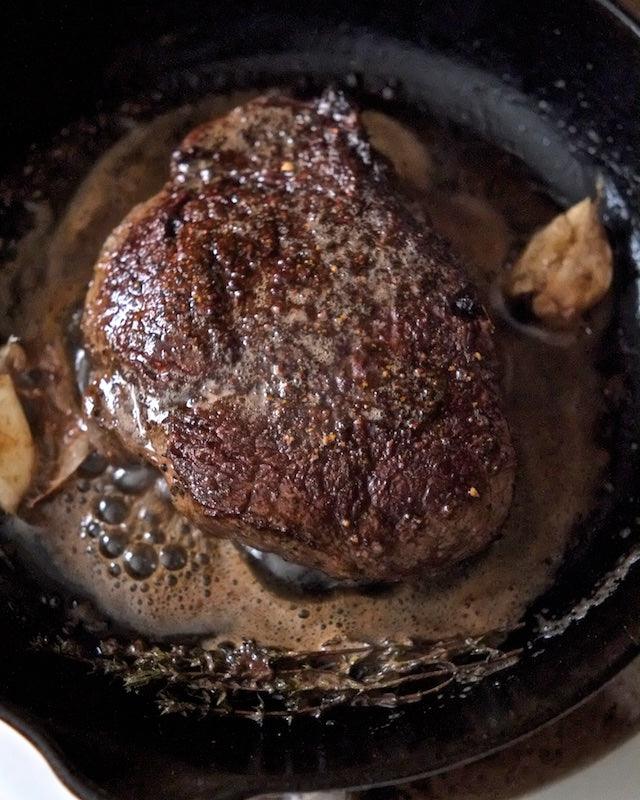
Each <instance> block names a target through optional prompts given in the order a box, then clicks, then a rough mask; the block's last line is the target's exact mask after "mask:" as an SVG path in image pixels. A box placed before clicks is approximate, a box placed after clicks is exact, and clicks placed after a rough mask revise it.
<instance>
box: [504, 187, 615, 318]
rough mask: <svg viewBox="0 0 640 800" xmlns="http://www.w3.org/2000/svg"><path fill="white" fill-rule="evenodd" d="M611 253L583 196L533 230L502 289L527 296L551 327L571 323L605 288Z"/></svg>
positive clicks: (591, 203) (594, 212)
mask: <svg viewBox="0 0 640 800" xmlns="http://www.w3.org/2000/svg"><path fill="white" fill-rule="evenodd" d="M612 277H613V257H612V254H611V248H610V247H609V243H608V241H607V237H606V234H605V231H604V229H603V227H602V225H601V223H600V221H599V219H598V209H597V204H596V203H595V202H594V201H593V200H591V199H589V198H587V199H585V200H583V201H582V202H580V203H578V204H577V205H575V206H573V207H572V208H570V209H569V210H568V211H567V212H566V213H564V214H559V215H558V216H557V217H555V219H553V220H552V221H551V222H550V223H549V224H548V225H547V226H546V227H545V228H543V229H542V230H541V231H539V232H538V233H536V234H535V235H534V236H533V238H532V239H531V241H530V242H529V244H528V245H527V247H526V248H525V250H524V252H523V253H522V255H521V256H520V258H519V259H518V261H517V262H516V264H515V265H514V267H513V269H512V270H511V271H510V272H509V273H508V275H507V277H506V280H505V287H504V288H505V293H506V294H507V296H508V297H512V298H516V297H520V296H523V295H527V296H530V297H531V305H532V309H533V312H534V314H535V315H536V316H537V317H538V318H539V319H541V320H542V321H543V322H545V323H546V324H548V325H550V326H556V327H557V326H562V325H566V324H568V323H570V322H571V321H572V320H574V319H575V318H576V317H578V316H579V315H580V314H581V313H583V312H584V311H587V310H588V309H590V308H592V307H593V306H594V305H595V304H596V303H598V302H599V301H600V300H601V299H602V298H603V297H604V295H605V294H606V293H607V291H608V289H609V287H610V285H611V279H612Z"/></svg>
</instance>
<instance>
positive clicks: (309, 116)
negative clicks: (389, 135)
mask: <svg viewBox="0 0 640 800" xmlns="http://www.w3.org/2000/svg"><path fill="white" fill-rule="evenodd" d="M389 170H390V167H389V166H388V165H387V163H386V162H385V161H384V160H383V159H382V158H380V157H378V156H377V155H376V154H375V153H374V152H372V150H371V148H370V145H369V144H368V142H367V138H366V135H365V133H364V131H363V128H362V125H361V122H360V120H359V115H358V112H357V110H356V109H354V107H353V106H352V105H350V103H349V102H347V101H346V100H345V98H344V97H342V96H341V95H340V94H337V93H333V92H330V91H329V92H326V93H325V94H324V95H323V96H322V97H320V98H319V99H317V100H316V101H314V102H301V101H297V100H294V99H292V98H290V97H287V96H281V95H268V96H265V97H261V98H258V99H256V100H253V101H251V102H249V103H247V104H246V105H244V106H242V107H239V108H236V109H235V110H233V111H232V112H231V113H229V114H228V115H227V116H226V117H224V118H223V119H219V120H215V121H213V122H210V123H207V124H205V125H202V126H200V127H198V128H196V129H195V130H194V131H192V132H191V133H190V134H189V135H188V136H187V137H186V139H185V140H184V141H183V142H182V144H181V145H180V147H179V149H178V150H177V151H176V152H175V153H174V155H173V159H172V162H171V177H170V179H169V181H168V183H167V184H166V185H165V187H164V188H163V189H162V191H161V192H160V193H159V194H157V195H156V196H155V197H153V198H151V199H150V200H149V201H148V202H146V203H143V204H141V205H140V206H138V207H136V208H134V209H133V210H132V211H131V213H130V214H129V216H128V217H127V218H126V219H125V220H124V222H123V223H122V224H121V225H120V226H119V227H118V228H116V230H115V231H114V232H113V233H112V235H111V236H110V237H109V238H108V240H107V242H106V243H105V245H104V249H103V251H102V254H101V256H100V259H99V261H98V263H97V266H96V270H95V276H94V279H93V282H92V284H91V287H90V289H89V292H88V295H87V299H86V305H85V310H84V317H83V331H84V337H85V342H86V346H87V348H88V350H89V352H90V355H91V359H92V364H93V373H92V382H91V385H90V387H89V389H88V390H87V393H86V397H85V405H86V408H87V409H88V411H89V412H90V413H92V414H93V415H94V417H96V418H97V420H98V422H99V423H100V424H101V425H102V426H103V427H105V428H107V429H110V430H112V431H114V432H115V433H116V434H117V436H118V437H119V439H120V440H121V442H122V443H123V444H124V446H125V448H127V449H128V450H129V451H130V452H132V453H135V454H136V455H140V456H142V457H143V458H146V459H148V460H149V461H151V462H152V463H154V464H156V465H158V466H160V467H161V468H162V469H164V470H165V471H166V476H167V480H168V483H169V486H170V488H171V491H172V495H173V498H174V501H175V504H176V506H177V507H178V508H179V509H180V511H181V512H183V513H184V514H185V515H187V516H188V517H190V518H192V519H193V520H194V521H195V522H196V523H197V524H198V525H200V526H201V527H202V528H203V529H205V530H207V531H209V532H211V533H212V534H215V535H217V536H221V537H225V538H233V539H236V540H238V541H240V542H243V543H245V544H249V545H252V546H254V547H257V548H261V549H263V550H267V551H273V552H276V553H279V554H280V555H282V556H284V557H285V558H287V559H289V560H291V561H295V562H299V563H301V564H305V565H309V566H312V567H317V568H320V569H322V570H324V571H325V572H327V573H329V574H330V575H334V576H337V577H348V578H359V579H382V580H395V579H399V578H402V577H403V576H406V575H409V574H411V573H415V572H417V571H419V570H427V571H429V570H435V569H439V568H443V567H445V566H447V565H451V564H453V563H455V562H458V561H460V560H462V559H464V558H466V557H469V556H471V555H473V554H475V553H478V552H479V551H480V550H482V549H483V548H484V547H486V545H487V544H488V543H489V542H490V541H491V540H492V539H493V538H495V536H496V533H497V530H498V528H499V526H500V524H501V523H502V521H503V519H504V517H505V515H506V512H507V510H508V507H509V504H510V501H511V493H512V484H513V477H514V454H513V449H512V446H511V441H510V436H509V430H508V426H507V422H506V420H505V417H504V414H503V411H502V407H501V400H500V395H499V390H498V386H497V381H496V376H495V360H494V348H493V344H492V327H491V323H490V322H489V320H488V318H487V316H486V313H485V311H484V309H483V307H482V305H481V304H480V302H479V301H478V299H477V297H476V295H475V291H474V289H473V288H472V287H471V286H469V284H468V282H467V279H466V277H465V274H464V272H463V270H462V269H461V268H460V266H459V265H458V263H457V262H456V260H455V259H454V258H453V257H452V255H451V253H450V252H449V250H448V248H447V246H446V245H445V244H444V243H443V242H442V241H441V239H439V238H438V237H437V236H436V235H435V234H434V233H433V231H432V230H431V229H430V228H429V227H428V226H425V224H424V223H420V222H418V221H416V220H415V219H414V218H413V217H412V216H411V214H410V213H409V212H408V211H407V209H406V208H405V207H404V205H403V203H402V202H401V201H400V199H399V198H398V197H397V196H396V194H395V192H394V189H393V188H392V185H391V181H390V176H389V174H388V173H389Z"/></svg>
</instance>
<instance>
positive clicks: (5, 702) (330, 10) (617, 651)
mask: <svg viewBox="0 0 640 800" xmlns="http://www.w3.org/2000/svg"><path fill="white" fill-rule="evenodd" d="M3 13H7V14H9V15H10V16H11V18H10V19H7V20H5V22H4V23H3V25H2V27H3V29H4V32H5V37H6V39H7V41H6V43H5V45H4V46H3V47H2V48H0V59H2V75H3V81H2V117H3V123H2V131H1V135H2V137H3V139H4V141H3V144H4V146H3V147H2V148H0V158H1V159H2V160H3V161H4V160H6V161H7V170H8V171H10V170H11V167H12V164H14V163H19V161H20V158H21V156H22V152H23V151H24V150H25V149H26V146H27V145H28V144H29V143H30V142H32V141H36V142H37V141H43V142H45V141H47V140H48V139H49V137H50V136H51V135H52V134H53V133H54V132H55V131H56V130H57V129H59V128H60V127H61V126H63V125H65V124H66V123H67V122H68V121H69V120H73V119H77V118H78V117H80V116H82V115H85V114H87V115H93V114H95V112H96V105H97V104H98V107H99V109H100V111H101V113H102V114H103V115H107V116H108V113H109V110H110V109H113V108H116V107H117V105H118V103H119V102H121V101H122V100H123V99H125V98H131V97H134V98H138V99H139V100H140V102H139V104H138V105H139V108H140V109H142V110H141V112H140V113H141V114H144V113H151V112H152V111H153V110H155V109H157V108H160V107H161V106H162V104H163V103H166V104H167V105H171V104H172V103H175V102H177V101H178V99H182V100H184V99H189V98H190V97H194V96H196V95H197V94H201V93H203V92H206V91H207V90H212V89H213V90H217V91H219V90H220V89H221V88H225V87H230V86H234V87H239V86H242V85H256V84H264V85H268V84H270V83H273V82H280V83H297V82H299V81H300V79H301V78H302V77H304V79H305V80H306V82H307V83H308V84H311V85H316V84H317V85H321V84H322V83H326V82H328V81H331V82H334V83H338V84H339V85H341V84H344V83H346V84H347V86H349V87H351V88H353V87H354V86H355V87H356V89H357V91H358V92H360V93H362V94H365V95H366V94H378V93H379V92H380V90H381V88H382V87H385V86H386V87H389V88H390V89H391V91H392V92H393V94H394V95H395V96H396V97H397V98H398V102H399V103H408V104H410V105H413V106H418V107H420V106H421V105H424V106H427V107H428V108H429V110H430V111H431V112H434V113H435V114H436V115H441V116H445V117H448V118H450V119H452V120H453V121H455V122H457V123H461V124H464V125H468V126H470V127H471V128H473V129H475V130H476V131H477V132H479V133H480V134H481V135H483V136H485V137H486V138H488V139H490V140H493V141H496V142H497V143H498V144H500V145H501V146H503V147H505V148H506V149H508V150H510V151H512V152H514V153H516V154H518V155H520V156H521V157H522V158H523V159H524V160H525V161H526V162H527V163H528V164H529V165H530V166H531V167H532V168H533V169H534V170H535V171H536V172H537V173H538V174H539V175H540V176H541V177H542V178H543V179H544V180H545V181H547V182H548V184H549V186H550V189H551V191H552V192H553V193H554V195H555V196H556V197H557V198H558V199H559V200H561V201H564V202H570V201H572V200H575V199H578V198H579V197H581V196H583V195H584V194H585V192H587V191H589V190H590V189H591V188H592V187H593V183H594V180H595V177H596V176H597V175H602V176H603V179H604V185H605V215H606V219H607V223H608V226H609V229H610V233H611V236H612V239H613V241H614V245H615V249H616V256H617V278H616V287H615V293H616V298H617V302H616V311H615V320H614V323H613V325H612V328H611V331H610V334H609V337H608V342H607V351H606V353H604V354H603V369H604V370H605V371H610V372H611V373H612V374H613V373H624V374H625V375H626V376H627V377H626V383H625V389H624V391H623V392H622V400H620V402H619V405H618V407H617V409H616V410H615V422H616V425H615V432H614V440H615V441H614V447H613V450H614V463H613V466H612V471H611V475H610V476H609V477H610V484H609V485H608V487H607V489H608V491H605V492H603V501H602V504H601V509H600V511H599V512H598V513H597V514H595V515H594V517H593V519H591V520H590V521H589V525H588V526H587V527H588V530H587V529H585V531H584V535H583V537H582V540H581V543H580V545H579V546H578V547H577V548H576V550H575V552H574V553H572V556H571V558H570V559H568V560H567V565H566V567H565V568H564V569H563V571H562V573H561V575H560V576H559V577H558V581H557V583H556V587H555V588H554V590H553V591H552V592H550V593H549V595H548V596H547V597H545V598H543V599H542V600H541V601H540V603H539V604H538V606H537V608H536V609H532V611H531V614H530V615H529V617H528V619H527V620H526V621H525V627H524V629H523V631H521V632H520V633H519V634H518V637H519V639H518V642H517V643H519V644H524V646H525V650H524V655H523V657H522V659H521V660H520V661H519V663H517V664H516V665H515V666H513V667H510V668H508V669H505V670H504V671H503V672H501V673H499V674H497V675H494V676H493V677H492V678H491V679H485V680H483V681H479V682H477V683H475V684H469V685H466V686H464V687H461V686H459V685H452V686H451V687H449V690H448V691H446V692H444V693H443V694H441V695H438V696H435V697H433V696H432V697H430V698H428V699H427V700H425V701H424V702H421V703H420V704H418V705H414V706H410V707H403V708H402V709H396V710H386V711H385V710H383V709H377V710H376V709H364V708H361V709H344V710H342V711H334V712H332V713H331V714H330V715H326V716H324V717H323V718H321V719H299V720H296V721H294V722H293V723H291V724H287V723H285V722H283V721H278V720H271V721H269V722H265V723H264V724H263V725H262V726H258V725H257V724H255V723H252V722H249V721H241V720H234V719H219V720H216V719H214V720H206V721H202V720H195V719H184V718H180V717H159V716H158V715H157V714H156V713H155V711H154V709H153V708H151V707H150V706H149V704H148V703H147V702H146V701H145V700H144V699H142V698H139V697H136V696H133V695H129V694H125V693H124V692H123V691H122V689H121V687H120V686H118V685H115V684H114V683H113V682H111V681H109V680H108V679H106V678H104V677H99V676H97V675H88V674H87V669H86V668H84V667H83V666H82V665H80V664H78V663H74V662H71V661H67V660H64V659H62V658H59V657H57V656H53V655H51V654H45V653H42V652H34V651H33V650H32V649H31V648H30V647H29V642H30V640H31V638H32V636H33V634H34V630H35V627H34V626H37V625H42V624H43V621H44V623H45V624H46V621H47V617H46V614H47V613H48V612H47V611H45V610H43V609H39V610H34V609H33V607H32V604H31V603H30V592H29V589H28V578H23V576H21V575H20V570H19V568H18V569H13V568H11V567H9V566H8V565H6V564H3V565H2V566H1V568H0V600H1V602H2V603H3V612H2V615H1V618H0V641H1V642H2V654H1V656H0V718H4V719H7V720H8V721H9V722H11V723H12V724H14V725H15V726H16V727H17V728H19V729H20V730H22V731H24V732H25V733H26V734H27V735H28V736H29V737H31V738H32V739H33V740H34V741H36V743H37V744H38V745H39V747H40V748H41V749H42V750H43V751H44V752H45V753H46V754H47V756H48V757H49V758H50V760H51V761H52V763H53V765H54V767H55V768H56V770H57V771H58V772H59V773H60V774H61V775H62V777H63V778H64V779H65V780H66V781H67V782H68V784H69V785H70V786H72V787H73V788H74V789H75V791H76V792H78V793H79V794H80V795H81V796H82V797H109V798H134V797H135V798H136V800H144V798H147V797H149V798H151V797H157V796H158V795H159V794H161V795H162V797H163V798H166V800H171V799H172V798H176V799H177V798H194V799H195V798H211V797H224V796H229V797H236V796H248V795H251V794H255V793H258V792H267V791H283V790H289V791H294V790H312V789H322V788H329V787H346V786H364V785H373V784H380V783H384V782H395V781H399V780H401V779H406V778H409V777H412V776H416V775H419V774H426V773H430V772H434V771H438V770H442V769H445V768H447V767H449V766H451V765H453V764H455V763H459V762H461V761H463V760H467V759H471V758H474V757H477V756H479V755H481V754H483V753H486V752H488V751H490V750H492V749H495V748H498V747H500V746H503V745H505V744H506V743H508V742H509V741H512V740H513V739H515V738H517V737H519V736H521V735H523V734H525V733H527V732H529V731H531V730H533V729H534V728H536V727H537V726H539V725H541V724H543V723H544V722H546V721H547V720H549V719H551V718H553V717H554V716H556V715H558V714H560V713H562V712H563V711H565V710H567V709H568V708H570V707H571V706H572V705H574V704H575V703H577V702H579V701H580V700H581V699H583V698H584V697H586V696H587V695H588V694H589V693H591V692H592V691H593V690H595V689H596V688H597V687H598V686H600V685H601V684H602V683H603V682H604V681H605V680H606V679H607V678H608V677H610V676H611V675H613V674H614V673H615V672H616V671H617V670H618V669H619V668H621V666H622V665H623V664H625V663H626V662H627V661H628V660H629V659H630V658H631V657H632V656H633V655H634V654H635V653H636V652H638V650H639V649H640V647H639V645H640V563H638V561H640V544H639V543H640V529H639V526H638V524H637V522H636V518H637V517H638V508H637V505H638V503H637V498H636V497H635V492H634V487H635V486H636V485H637V474H636V473H637V472H638V463H637V458H636V456H635V451H636V450H637V447H635V445H634V442H635V441H636V440H639V441H640V439H638V436H639V435H640V432H638V430H637V428H638V422H637V420H638V410H639V409H640V360H639V358H638V353H639V350H638V348H639V347H640V328H639V325H638V319H637V313H638V312H637V307H638V291H637V274H636V268H637V266H638V265H639V264H640V228H639V227H638V224H639V223H638V218H637V213H638V209H639V208H640V175H639V172H640V125H638V108H640V94H639V89H640V31H638V29H637V28H634V26H633V23H631V22H630V21H629V20H627V19H625V18H624V17H623V16H622V15H621V14H620V12H618V11H617V9H616V8H615V7H613V6H610V5H609V4H608V3H605V2H596V1H595V0H591V1H590V2H585V0H567V1H566V2H564V3H557V2H553V0H543V1H542V2H539V3H527V4H514V3H508V2H489V1H486V2H485V0H455V1H454V2H451V0H449V2H445V1H444V0H443V2H430V3H406V4H400V3H398V4H391V3H377V2H366V3H361V2H358V0H352V2H350V3H337V2H336V3H332V2H328V0H327V1H326V2H323V3H313V2H312V3H307V4H305V7H304V10H303V9H302V7H299V8H298V9H297V10H294V9H291V8H288V7H287V4H274V3H271V4H269V5H268V7H267V6H265V5H259V4H252V3H244V2H240V0H237V1H236V2H234V3H226V2H220V3H217V2H191V1H190V0H183V2H181V3H180V4H173V3H169V2H167V3H162V2H156V3H146V4H139V3H138V4H136V3H133V4H122V7H120V8H118V7H114V4H113V3H109V4H107V3H95V4H90V5H89V6H86V5H75V4H66V3H59V4H49V5H48V6H47V7H46V9H44V4H43V7H42V8H40V7H39V4H24V5H23V4H20V6H18V7H16V8H15V9H14V10H13V11H9V10H7V9H5V10H4V12H3ZM152 93H154V97H155V98H156V99H154V100H153V102H151V101H150V98H151V95H152ZM157 98H160V99H157ZM145 108H146V109H147V110H146V111H145ZM99 148H100V142H99V141H87V153H88V154H89V155H90V154H91V153H93V152H94V151H95V152H97V151H99ZM87 153H85V154H84V156H82V155H81V154H78V161H77V163H75V164H74V163H66V164H65V165H64V166H62V167H61V169H67V170H74V169H77V170H78V171H81V169H82V165H83V163H84V162H83V158H87V157H88V156H87ZM21 219H22V217H21V215H20V208H19V203H14V202H13V201H12V199H11V198H10V197H9V196H8V195H6V194H5V195H0V245H4V246H6V245H7V244H9V245H10V241H11V239H12V237H14V236H15V235H16V233H17V229H18V228H19V227H20V225H21V224H22V223H21ZM0 249H1V248H0ZM567 457H568V458H570V457H571V454H567ZM559 479H561V476H559ZM621 531H622V532H623V535H622V536H621V535H620V532H621ZM603 580H604V582H605V583H604V586H603V585H602V581H603ZM582 598H591V602H588V603H583V604H581V605H578V607H577V611H576V613H575V614H574V615H573V617H574V619H573V621H572V623H571V624H569V625H562V626H557V627H556V632H555V635H548V636H544V635H542V634H541V633H540V632H539V631H538V632H537V629H536V624H537V623H536V620H537V616H536V613H537V612H539V611H540V610H541V609H544V610H545V611H544V614H545V617H547V618H556V617H563V616H564V615H565V614H566V612H567V611H568V610H569V609H571V608H572V607H573V606H574V605H575V604H576V603H578V602H579V601H580V600H581V599H582ZM558 631H561V632H558Z"/></svg>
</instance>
